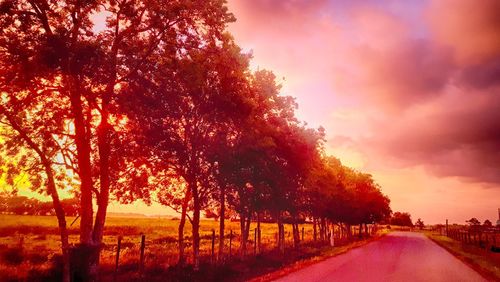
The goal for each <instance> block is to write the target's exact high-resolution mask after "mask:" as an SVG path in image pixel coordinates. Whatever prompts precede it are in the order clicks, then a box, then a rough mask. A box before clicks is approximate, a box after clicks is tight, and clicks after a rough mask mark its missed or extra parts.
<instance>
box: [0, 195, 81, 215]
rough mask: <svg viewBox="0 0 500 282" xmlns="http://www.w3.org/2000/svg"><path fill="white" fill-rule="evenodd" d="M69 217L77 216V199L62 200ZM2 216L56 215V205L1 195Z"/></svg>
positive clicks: (21, 197) (24, 197)
mask: <svg viewBox="0 0 500 282" xmlns="http://www.w3.org/2000/svg"><path fill="white" fill-rule="evenodd" d="M61 205H62V206H63V209H64V212H65V213H66V215H67V216H77V215H78V209H79V201H78V199H75V198H70V199H64V200H61ZM0 214H17V215H55V212H54V205H53V204H52V202H51V201H49V202H46V201H40V200H38V199H35V198H29V197H26V196H18V195H11V194H10V193H0Z"/></svg>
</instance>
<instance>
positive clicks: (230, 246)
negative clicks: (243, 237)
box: [229, 229, 233, 258]
mask: <svg viewBox="0 0 500 282" xmlns="http://www.w3.org/2000/svg"><path fill="white" fill-rule="evenodd" d="M232 245H233V230H232V229H231V232H230V233H229V258H231V248H232Z"/></svg>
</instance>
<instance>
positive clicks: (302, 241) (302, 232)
mask: <svg viewBox="0 0 500 282" xmlns="http://www.w3.org/2000/svg"><path fill="white" fill-rule="evenodd" d="M302 242H304V226H302Z"/></svg>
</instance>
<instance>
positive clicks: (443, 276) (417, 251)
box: [277, 232, 486, 282]
mask: <svg viewBox="0 0 500 282" xmlns="http://www.w3.org/2000/svg"><path fill="white" fill-rule="evenodd" d="M277 281H287V282H288V281H297V282H298V281H300V282H307V281H426V282H427V281H454V282H455V281H486V280H485V279H484V278H482V277H481V276H480V275H479V274H478V273H477V272H475V271H474V270H473V269H471V268H469V267H468V266H467V265H466V264H464V263H463V262H461V261H460V260H458V259H457V258H455V257H454V256H453V255H451V254H450V253H448V252H447V251H446V250H445V249H443V248H441V247H439V246H438V245H437V244H436V243H434V242H432V241H431V240H430V239H428V238H427V237H425V235H423V234H420V233H412V232H392V233H390V234H388V235H387V236H385V237H384V238H382V239H380V240H378V241H375V242H371V243H369V244H368V245H366V246H364V247H360V248H357V249H353V250H351V251H349V252H347V253H345V254H342V255H339V256H336V257H333V258H330V259H327V260H325V261H322V262H320V263H317V264H314V265H312V266H309V267H306V268H303V269H301V270H299V271H297V272H294V273H291V274H289V275H288V276H285V277H283V278H281V279H279V280H277Z"/></svg>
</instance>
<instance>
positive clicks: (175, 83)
mask: <svg viewBox="0 0 500 282" xmlns="http://www.w3.org/2000/svg"><path fill="white" fill-rule="evenodd" d="M0 11H1V13H0V26H2V32H1V33H0V93H1V96H0V101H1V103H0V122H1V125H2V131H1V132H2V137H1V138H2V142H1V145H0V146H1V151H2V152H3V154H4V155H5V156H7V157H4V156H2V157H1V158H0V166H1V167H2V170H3V171H4V173H5V174H6V175H7V177H6V181H7V182H8V183H9V184H12V185H14V182H15V181H14V178H15V177H14V176H16V175H19V174H20V173H27V174H28V175H29V177H30V179H29V181H30V183H31V186H32V187H33V188H34V189H35V190H36V191H38V192H40V193H45V194H46V195H49V196H50V197H51V199H52V204H53V211H54V213H55V215H56V216H57V219H58V224H59V228H60V231H61V243H62V254H63V262H64V263H63V265H64V269H63V273H64V275H63V278H64V281H69V280H70V272H73V273H74V275H73V276H74V277H78V278H79V279H81V280H84V281H92V280H96V279H97V269H98V263H99V259H98V258H99V253H100V250H101V247H102V242H103V241H102V240H103V232H104V227H105V220H106V213H107V207H108V203H109V201H110V199H114V200H118V201H120V202H122V203H130V202H133V201H136V200H138V199H142V200H143V201H145V202H146V203H151V202H152V201H157V202H160V203H162V204H163V205H165V206H169V207H171V208H173V209H174V210H176V211H178V212H179V213H180V220H179V229H178V245H179V257H180V260H179V263H180V264H183V263H185V256H184V245H185V243H184V227H185V224H186V221H187V220H189V221H190V222H191V226H192V237H191V241H192V242H191V243H192V244H191V245H192V252H193V257H194V267H195V268H197V267H198V265H199V257H200V249H199V246H200V234H199V229H200V218H201V214H202V212H204V211H205V212H206V213H211V214H216V215H217V217H218V218H219V222H220V230H219V255H221V256H222V255H223V253H224V243H223V242H224V234H225V225H224V222H225V219H226V218H227V217H228V214H232V215H236V218H238V220H239V221H240V229H241V238H242V240H241V241H242V244H241V249H240V252H241V253H242V254H244V253H245V252H246V242H247V240H248V236H249V231H250V230H249V229H250V228H249V227H250V222H251V221H256V222H257V225H258V226H259V227H258V229H259V230H260V222H262V221H272V222H275V223H276V224H277V225H278V230H279V232H278V233H279V234H278V244H277V248H278V249H280V250H281V251H284V247H285V231H284V224H285V223H291V224H292V226H293V239H294V243H295V246H298V245H299V242H300V240H299V228H298V224H299V223H302V222H304V221H305V220H312V222H313V224H314V226H315V227H316V228H317V233H318V236H319V237H321V238H325V237H326V236H327V232H328V229H329V228H331V226H332V225H338V226H339V227H340V228H342V229H343V230H345V231H346V232H347V233H348V234H350V233H351V226H353V225H359V230H360V232H361V230H362V227H363V225H364V227H365V231H366V230H367V224H371V223H376V222H378V221H380V220H382V219H385V218H387V217H388V216H389V214H390V212H391V210H390V208H389V199H388V198H387V197H386V196H385V195H383V194H382V192H381V190H380V187H379V185H378V184H377V183H375V181H374V179H373V178H372V176H371V175H369V174H366V173H363V172H359V171H356V170H354V169H351V168H348V167H345V166H343V165H342V164H341V163H340V161H339V160H338V159H336V158H334V157H332V156H328V155H327V154H326V153H325V150H324V143H325V132H324V129H323V128H316V129H314V128H309V127H308V126H307V125H306V123H304V122H301V121H299V120H298V119H297V117H296V116H295V109H296V108H297V104H296V102H295V100H294V99H293V98H292V97H289V96H283V95H281V94H280V87H281V86H280V84H279V82H278V81H277V79H276V77H275V75H274V74H273V73H272V72H270V71H266V70H258V71H251V70H250V68H249V63H250V60H251V54H249V53H245V52H243V51H242V50H241V49H240V48H239V47H238V46H237V44H236V43H235V42H234V40H233V38H232V36H231V35H230V34H229V33H228V32H227V31H226V27H227V24H228V23H230V22H232V21H234V16H233V15H232V14H231V13H229V12H228V10H227V7H226V4H225V1H222V0H195V1H191V0H190V1H186V0H181V1H156V0H147V1H135V0H122V1H109V0H108V1H106V0H104V1H100V0H98V1H24V0H15V1H4V2H2V3H1V4H0ZM97 14H100V15H101V16H102V15H104V16H105V17H106V24H105V26H102V27H99V29H96V28H95V26H94V23H93V21H92V18H93V17H94V16H96V15H97ZM61 189H72V190H73V192H75V194H77V195H78V200H77V202H78V214H79V216H80V234H79V238H80V241H79V244H78V245H77V246H70V245H69V242H68V232H67V228H66V226H67V222H66V216H68V215H72V211H70V210H69V208H68V207H67V206H65V201H64V200H61V199H60V197H59V190H61ZM259 234H260V232H259ZM259 241H260V236H259ZM70 248H72V249H73V250H72V251H71V254H73V255H75V256H78V261H79V262H81V265H76V266H70Z"/></svg>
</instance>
